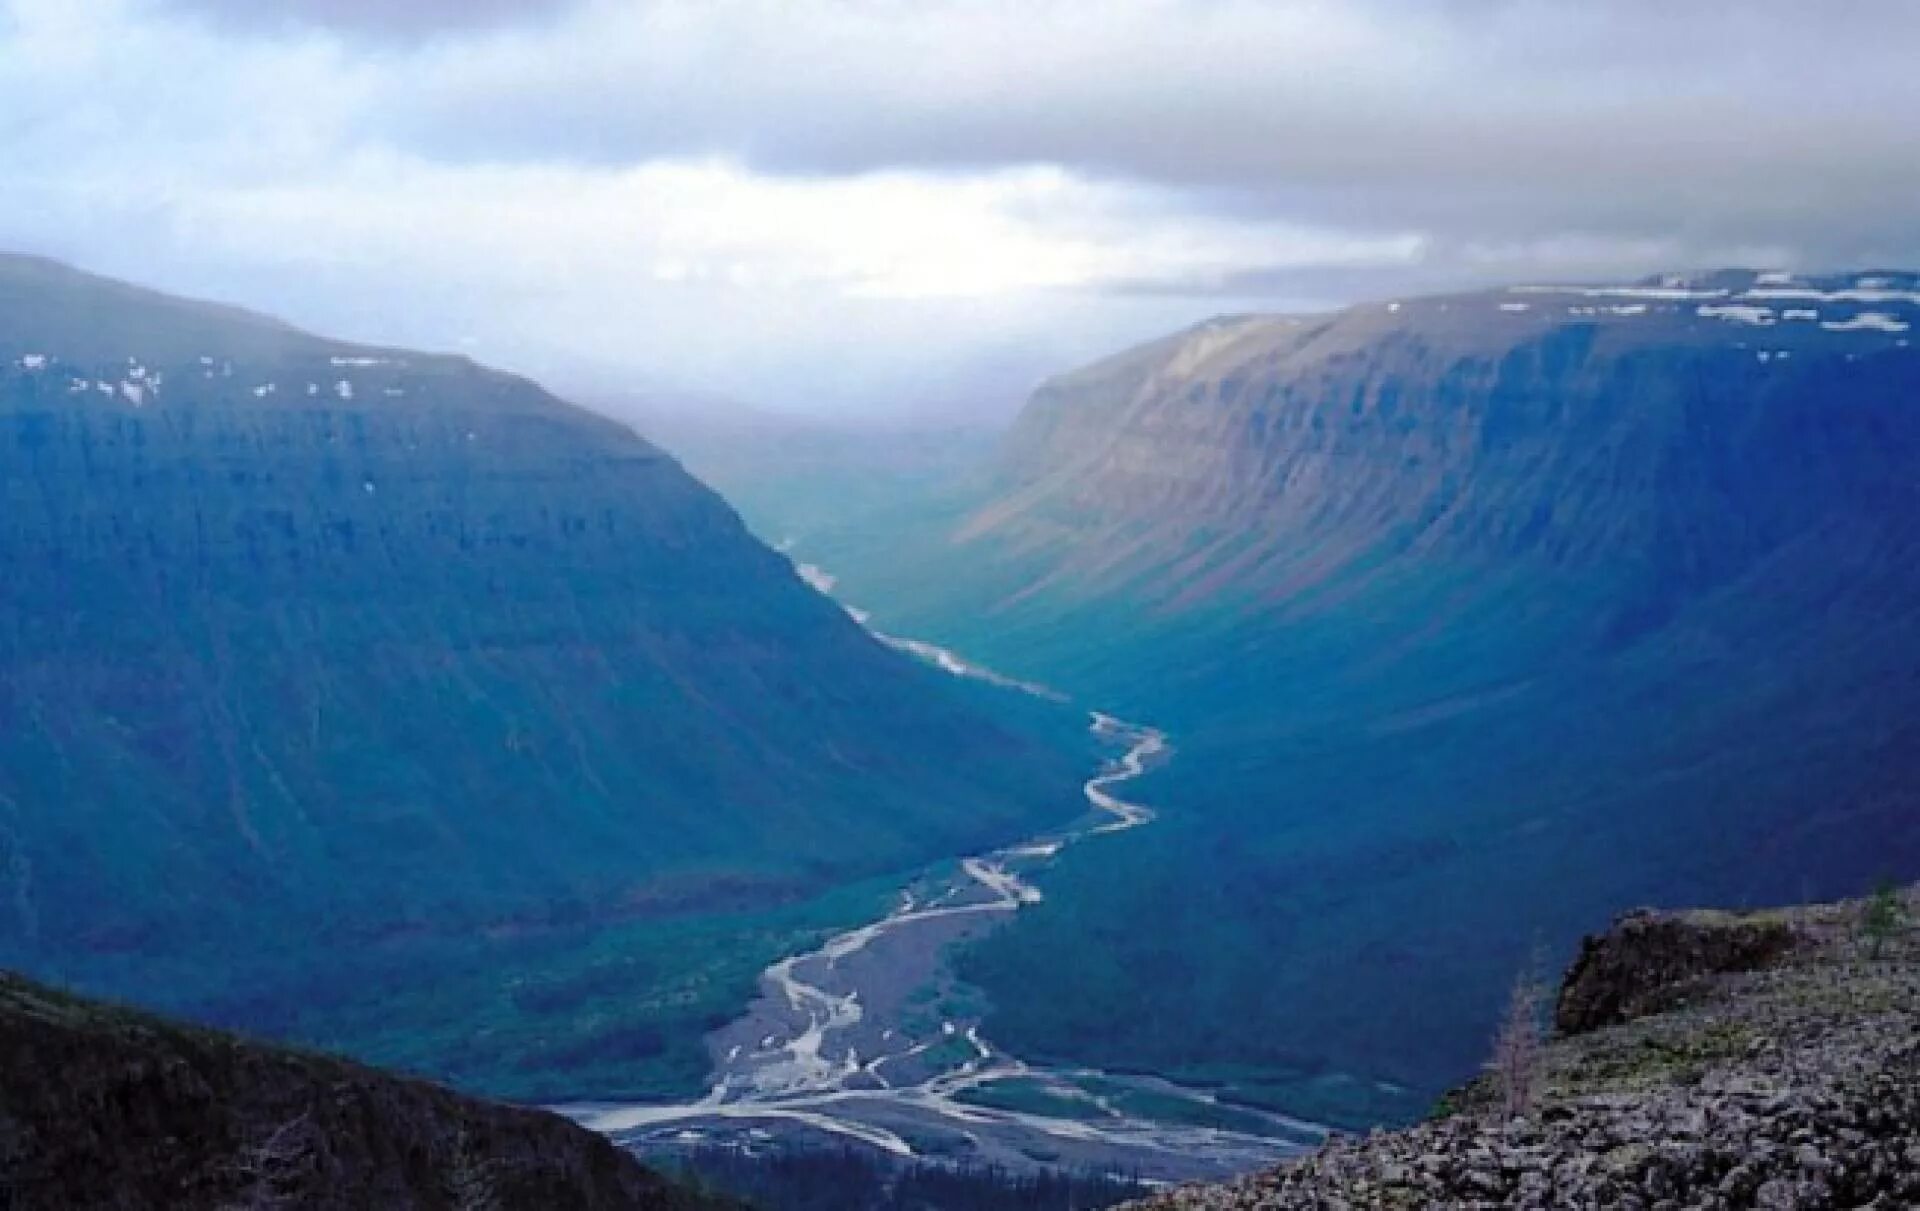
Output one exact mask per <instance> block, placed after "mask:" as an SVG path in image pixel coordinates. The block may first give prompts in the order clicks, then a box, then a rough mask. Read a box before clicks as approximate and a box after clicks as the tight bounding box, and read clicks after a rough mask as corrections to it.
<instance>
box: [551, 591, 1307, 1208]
mask: <svg viewBox="0 0 1920 1211" xmlns="http://www.w3.org/2000/svg"><path fill="white" fill-rule="evenodd" d="M799 570H800V573H801V575H802V576H803V577H804V578H806V579H807V580H808V581H809V583H812V584H813V585H814V586H815V587H816V588H820V589H822V590H823V591H824V590H825V589H827V588H831V586H832V581H831V578H829V577H826V576H825V574H824V573H821V572H819V571H818V570H817V569H814V568H811V567H809V566H807V565H799ZM849 613H851V614H853V616H854V617H855V618H856V619H858V620H859V621H861V622H862V623H863V624H865V623H866V622H867V617H866V616H865V615H864V614H862V613H860V612H859V611H856V610H849ZM873 633H874V634H875V635H876V636H877V637H878V638H879V639H880V640H881V641H882V642H885V643H887V644H889V645H891V646H893V647H895V648H898V649H900V650H902V651H905V652H907V653H909V654H911V655H913V656H915V657H917V658H919V659H922V660H925V661H927V662H928V663H930V664H932V665H934V666H935V667H938V668H940V669H943V670H945V671H946V672H948V673H951V674H953V675H955V676H959V677H968V678H973V679H977V680H982V681H987V682H990V683H992V684H995V685H998V686H1002V687H1005V688H1008V689H1010V690H1014V691H1018V692H1022V693H1028V694H1035V695H1040V696H1045V697H1049V698H1054V699H1058V698H1059V695H1057V694H1054V693H1053V692H1052V691H1050V690H1048V689H1046V688H1045V687H1043V686H1038V685H1034V684H1031V683H1028V682H1022V681H1018V680H1015V679H1013V678H1010V677H1005V676H1002V675H1000V674H998V673H995V672H993V671H992V670H989V669H984V668H981V667H979V666H976V665H974V664H971V663H970V662H968V661H966V660H965V659H963V658H961V657H960V656H958V655H957V654H955V653H953V652H950V651H948V650H947V649H945V648H941V647H938V646H936V645H933V644H929V643H925V642H923V641H920V640H909V639H901V638H896V637H893V636H888V635H884V634H880V633H879V632H878V631H875V632H873ZM1089 727H1090V728H1091V730H1092V732H1093V734H1094V735H1095V736H1096V737H1097V738H1098V739H1099V740H1100V741H1102V742H1103V743H1104V744H1105V745H1107V746H1109V747H1110V749H1111V750H1112V751H1113V752H1114V753H1115V756H1113V757H1111V758H1109V759H1108V760H1107V761H1106V762H1105V763H1104V764H1103V765H1102V767H1101V768H1100V769H1099V770H1098V771H1097V772H1096V773H1095V774H1094V775H1093V776H1092V777H1091V778H1089V779H1088V780H1087V782H1086V783H1085V785H1084V787H1083V788H1082V789H1083V793H1084V795H1085V799H1086V808H1087V810H1086V811H1085V813H1084V814H1083V815H1082V816H1081V817H1080V818H1079V819H1077V820H1075V821H1074V822H1072V823H1071V824H1069V825H1067V826H1066V827H1064V828H1062V829H1059V830H1057V831H1054V832H1049V833H1044V834H1041V835H1039V836H1036V837H1032V838H1029V839H1028V840H1025V841H1022V842H1020V843H1018V844H1016V845H1011V846H1008V847H1006V848H1003V849H997V850H993V851H991V852H989V853H984V854H978V855H974V856H971V857H967V858H963V859H961V860H959V861H958V862H955V863H951V864H942V865H940V866H937V867H935V868H934V869H932V870H931V871H929V872H927V873H925V874H923V875H922V876H921V877H919V878H918V879H916V880H914V881H913V882H912V883H911V884H910V885H909V886H907V887H905V888H903V889H902V890H901V892H900V894H899V898H898V900H897V902H896V904H895V905H894V907H893V909H892V910H891V911H890V912H889V913H888V914H887V915H886V916H884V917H882V918H881V919H879V920H877V921H874V922H872V923H870V924H867V925H862V926H860V927H859V928H857V929H851V930H848V931H846V932H845V933H841V934H838V935H836V936H834V937H832V938H830V939H829V940H828V941H827V942H826V943H825V944H824V945H822V946H820V947H819V948H818V949H816V950H812V951H809V952H807V953H805V954H799V955H794V956H792V957H789V958H786V959H782V960H780V961H779V962H777V963H775V964H773V965H772V966H771V967H768V968H767V969H766V971H765V972H763V973H762V975H761V978H760V991H759V995H758V997H757V998H756V999H755V1000H754V1002H753V1003H752V1004H751V1005H750V1006H749V1007H748V1009H747V1011H746V1012H745V1014H744V1015H743V1016H742V1017H741V1018H739V1019H738V1020H736V1021H734V1022H732V1023H731V1024H729V1025H727V1026H726V1027H724V1028H722V1029H721V1030H719V1031H716V1032H715V1033H714V1034H713V1035H711V1036H709V1038H708V1049H709V1052H710V1054H711V1055H712V1057H713V1062H714V1069H713V1075H712V1084H711V1087H710V1088H709V1090H708V1092H707V1094H706V1095H705V1096H704V1097H702V1098H700V1099H698V1100H697V1101H692V1102H683V1103H677V1104H651V1103H631V1104H611V1103H582V1104H573V1105H567V1106H559V1107H555V1109H558V1110H560V1111H561V1112H563V1113H565V1114H567V1115H569V1116H570V1117H572V1118H574V1119H576V1120H577V1121H579V1122H581V1123H582V1124H584V1125H586V1126H588V1127H590V1128H593V1129H594V1130H597V1131H600V1132H603V1133H605V1134H607V1135H608V1136H610V1137H612V1138H613V1139H614V1140H615V1141H616V1142H617V1143H620V1144H622V1145H623V1146H626V1147H629V1148H632V1149H635V1150H636V1151H640V1152H643V1153H657V1152H661V1151H669V1150H672V1149H674V1148H684V1147H690V1146H725V1147H736V1148H741V1149H745V1150H749V1151H767V1150H771V1149H774V1148H777V1147H790V1146H800V1145H805V1144H844V1143H847V1142H855V1143H858V1144H862V1145H866V1146H869V1147H872V1148H877V1149H880V1150H882V1151H884V1152H886V1153H889V1154H892V1155H894V1156H897V1157H901V1158H921V1159H931V1160H947V1161H965V1162H969V1163H976V1164H989V1165H998V1166H1001V1167H1003V1168H1006V1169H1009V1170H1013V1171H1022V1170H1031V1169H1033V1168H1035V1167H1038V1166H1051V1165H1059V1166H1068V1167H1072V1168H1081V1169H1098V1170H1111V1171H1116V1172H1122V1173H1127V1174H1132V1175H1135V1176H1137V1177H1139V1178H1141V1179H1143V1180H1147V1181H1153V1182H1169V1181H1184V1180H1190V1179H1198V1178H1218V1177H1222V1176H1227V1175H1231V1174H1237V1173H1243V1172H1246V1171H1248V1170H1252V1169H1257V1168H1261V1167H1264V1166H1268V1165H1272V1164H1274V1163H1276V1162H1278V1161H1281V1160H1285V1159H1287V1158H1289V1157H1292V1156H1296V1155H1298V1154H1299V1153H1300V1152H1302V1151H1303V1150H1305V1149H1307V1148H1311V1147H1312V1146H1314V1145H1315V1144H1317V1143H1319V1142H1320V1141H1321V1140H1322V1139H1324V1138H1325V1136H1326V1130H1325V1129H1324V1128H1322V1127H1320V1126H1317V1125H1315V1124H1312V1123H1308V1122H1303V1121H1301V1120H1298V1119H1293V1118H1289V1117H1287V1116H1285V1115H1280V1114H1275V1113H1272V1112H1269V1111H1265V1110H1260V1109H1256V1108H1251V1107H1246V1106H1242V1105H1236V1104H1229V1103H1225V1102H1222V1101H1220V1100H1219V1099H1218V1098H1217V1097H1216V1096H1215V1095H1214V1094H1212V1093H1210V1092H1208V1091H1207V1090H1204V1089H1197V1088H1189V1087H1185V1086H1181V1085H1178V1084H1175V1083H1173V1082H1170V1081H1166V1080H1162V1079H1160V1078H1157V1077H1151V1076H1140V1075H1133V1074H1118V1073H1112V1072H1102V1071H1097V1070H1094V1069H1087V1068H1047V1067H1041V1066H1037V1065H1032V1064H1028V1063H1025V1062H1023V1061H1022V1060H1020V1059H1019V1058H1017V1057H1015V1056H1012V1055H1009V1054H1008V1053H1006V1052H1005V1051H1002V1050H1001V1049H1000V1048H998V1047H996V1046H995V1045H994V1044H993V1042H992V1041H991V1040H989V1039H987V1038H985V1037H984V1036H983V1035H982V1033H981V1024H980V1021H979V1019H978V1016H977V1014H974V1013H970V1012H963V1011H960V1010H958V1009H956V1008H954V1006H955V1005H956V1004H959V1005H964V1004H967V1003H968V1002H969V1000H970V998H968V997H967V996H966V995H965V994H966V992H967V991H968V990H965V989H964V988H961V987H959V986H957V985H955V983H954V981H953V979H952V976H951V974H950V972H949V971H948V970H947V967H946V963H945V957H944V956H945V953H946V951H947V949H948V948H949V947H951V946H952V945H954V944H955V943H957V942H960V941H963V940H965V939H968V938H971V937H976V936H978V935H979V934H981V933H982V932H984V931H986V930H988V929H991V928H993V927H994V926H995V925H996V924H999V923H1001V922H1004V921H1005V920H1007V919H1008V918H1010V917H1011V916H1012V915H1013V914H1014V913H1017V912H1019V911H1020V910H1021V909H1022V908H1025V907H1027V906H1028V905H1032V904H1037V903H1039V902H1040V901H1041V900H1042V899H1043V898H1044V893H1043V891H1042V889H1041V888H1040V887H1039V886H1038V885H1037V884H1036V883H1035V877H1036V876H1037V875H1038V874H1039V873H1040V872H1042V871H1044V870H1045V869H1046V867H1047V866H1048V865H1049V864H1051V862H1052V861H1053V860H1054V858H1055V857H1056V856H1057V855H1058V854H1059V853H1060V852H1061V851H1062V850H1063V849H1066V848H1067V847H1069V846H1072V845H1078V844H1082V843H1087V842H1092V841H1095V839H1097V838H1099V837H1101V836H1104V835H1107V834H1112V833H1117V832H1123V831H1126V830H1129V829H1134V828H1140V827H1143V826H1145V825H1147V824H1150V823H1151V822H1152V820H1153V818H1154V813H1153V811H1152V809H1151V808H1149V807H1146V806H1144V805H1142V804H1137V803H1132V802H1129V801H1127V800H1125V799H1122V798H1121V797H1120V796H1119V794H1117V793H1116V791H1118V790H1119V788H1121V787H1123V786H1125V784H1127V783H1128V782H1131V781H1133V780H1135V779H1137V778H1139V777H1140V776H1141V775H1143V774H1145V773H1146V772H1147V771H1149V770H1151V769H1153V768H1154V767H1155V766H1156V765H1158V764H1160V763H1162V762H1165V761H1167V760H1169V759H1170V757H1171V755H1172V749H1171V747H1170V746H1169V744H1168V741H1167V737H1166V736H1165V735H1164V734H1163V733H1161V732H1160V731H1158V730H1156V729H1154V728H1151V727H1147V726H1145V725H1142V724H1137V723H1130V722H1127V721H1125V720H1122V719H1118V718H1115V717H1114V716H1111V715H1106V714H1101V713H1098V712H1095V713H1093V714H1092V715H1091V716H1090V722H1089ZM971 1000H972V1002H973V1003H974V1004H977V998H971Z"/></svg>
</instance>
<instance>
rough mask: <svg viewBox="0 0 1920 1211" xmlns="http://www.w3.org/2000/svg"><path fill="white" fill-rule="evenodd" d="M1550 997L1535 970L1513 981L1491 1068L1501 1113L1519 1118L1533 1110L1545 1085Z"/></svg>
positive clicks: (1494, 1048) (1495, 1038) (1495, 1039)
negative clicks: (1544, 1019)
mask: <svg viewBox="0 0 1920 1211" xmlns="http://www.w3.org/2000/svg"><path fill="white" fill-rule="evenodd" d="M1545 1000H1546V996H1545V991H1544V989H1543V988H1542V987H1541V984H1540V980H1539V978H1538V977H1537V976H1535V975H1534V974H1533V972H1532V971H1531V970H1529V971H1524V972H1522V973H1521V974H1520V976H1519V978H1518V979H1516V980H1514V982H1513V991H1512V992H1511V993H1510V994H1509V995H1508V997H1507V1013H1506V1016H1505V1017H1504V1018H1502V1019H1501V1021H1500V1030H1499V1033H1498V1034H1496V1035H1495V1036H1494V1040H1493V1056H1492V1057H1491V1058H1490V1059H1489V1060H1488V1061H1487V1071H1488V1072H1490V1073H1492V1074H1493V1083H1494V1088H1495V1089H1496V1090H1497V1091H1498V1092H1499V1094H1500V1112H1501V1114H1502V1115H1503V1116H1505V1117H1506V1118H1518V1117H1520V1116H1521V1115H1524V1114H1527V1113H1529V1112H1531V1111H1532V1109H1533V1105H1534V1102H1535V1101H1536V1100H1537V1098H1538V1097H1539V1093H1540V1085H1541V1072H1540V1068H1541V1038H1542V1035H1543V1033H1544V1032H1543V1030H1542V1028H1541V1022H1540V1019H1541V1008H1542V1006H1543V1005H1544V1003H1545Z"/></svg>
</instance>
